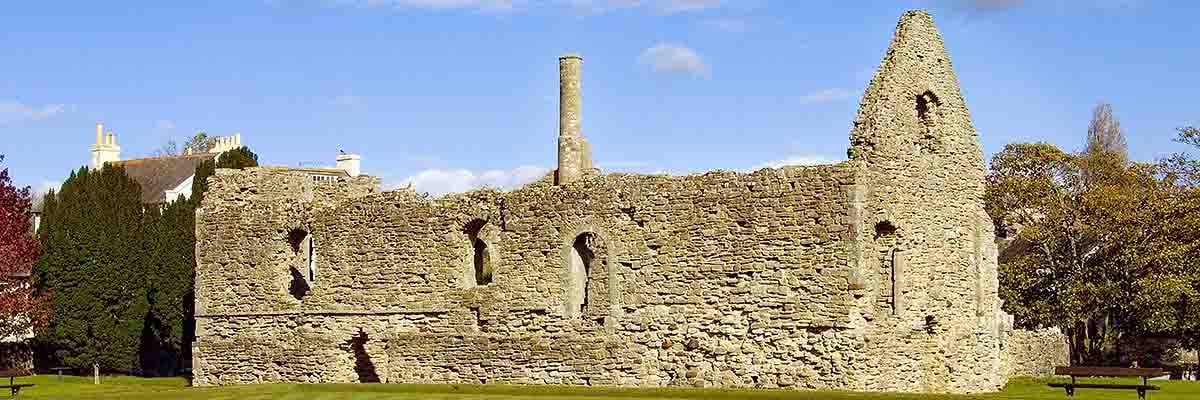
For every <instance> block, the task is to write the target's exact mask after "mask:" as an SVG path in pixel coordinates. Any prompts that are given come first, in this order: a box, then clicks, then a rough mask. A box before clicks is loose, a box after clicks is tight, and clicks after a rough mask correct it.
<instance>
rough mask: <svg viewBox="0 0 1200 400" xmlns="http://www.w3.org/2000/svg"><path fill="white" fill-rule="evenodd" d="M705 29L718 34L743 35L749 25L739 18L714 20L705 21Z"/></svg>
mask: <svg viewBox="0 0 1200 400" xmlns="http://www.w3.org/2000/svg"><path fill="white" fill-rule="evenodd" d="M704 27H706V28H708V29H709V30H713V31H717V32H726V33H743V32H746V30H747V29H748V28H749V24H747V23H746V21H745V20H741V19H737V18H712V19H708V20H705V21H704Z"/></svg>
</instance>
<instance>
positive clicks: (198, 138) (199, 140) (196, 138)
mask: <svg viewBox="0 0 1200 400" xmlns="http://www.w3.org/2000/svg"><path fill="white" fill-rule="evenodd" d="M215 141H216V138H211V137H208V134H207V133H204V132H196V134H194V135H192V137H191V138H189V139H188V140H187V141H185V142H183V149H182V151H183V152H184V153H191V154H197V153H205V152H208V150H209V149H211V148H212V147H213V142H215Z"/></svg>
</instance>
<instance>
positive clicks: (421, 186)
mask: <svg viewBox="0 0 1200 400" xmlns="http://www.w3.org/2000/svg"><path fill="white" fill-rule="evenodd" d="M549 171H550V169H549V168H544V167H538V166H533V165H522V166H519V167H516V168H512V169H489V170H485V171H471V170H468V169H465V168H450V169H427V170H423V171H420V172H417V173H416V174H414V175H412V176H409V177H407V178H404V179H402V180H400V182H399V183H398V184H395V185H391V186H392V187H393V188H395V187H404V186H408V185H412V187H413V189H416V191H418V192H427V193H429V194H430V195H434V196H441V195H444V194H447V193H462V192H466V191H469V190H472V189H477V188H481V187H484V186H488V187H494V188H498V189H506V190H507V189H513V188H517V187H520V186H521V185H524V184H527V183H529V182H533V181H535V180H537V179H538V178H541V177H543V176H545V175H546V173H548V172H549Z"/></svg>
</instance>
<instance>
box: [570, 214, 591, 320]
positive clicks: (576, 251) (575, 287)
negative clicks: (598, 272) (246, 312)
mask: <svg viewBox="0 0 1200 400" xmlns="http://www.w3.org/2000/svg"><path fill="white" fill-rule="evenodd" d="M595 239H596V235H595V234H593V233H591V232H584V233H581V234H579V236H576V237H575V241H574V242H573V243H572V244H571V251H570V253H571V254H570V258H569V260H568V263H569V265H567V271H568V273H569V275H570V278H571V280H570V281H571V292H570V298H569V299H568V300H569V303H570V304H571V305H572V306H574V307H573V308H574V309H572V310H570V311H572V312H574V313H576V314H575V315H584V314H585V313H587V308H588V292H589V290H588V289H589V287H588V286H590V285H589V284H590V281H591V279H590V277H591V272H592V263H593V262H594V261H595V259H596V254H595V252H594V251H593V249H594V248H595V247H594V241H595Z"/></svg>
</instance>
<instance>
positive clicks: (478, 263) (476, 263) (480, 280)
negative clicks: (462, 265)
mask: <svg viewBox="0 0 1200 400" xmlns="http://www.w3.org/2000/svg"><path fill="white" fill-rule="evenodd" d="M486 225H487V221H485V220H482V219H475V220H472V221H471V222H469V223H467V225H466V226H465V227H464V228H463V231H464V233H466V234H467V240H468V241H469V242H470V243H471V262H470V263H469V264H470V268H469V269H468V274H469V275H470V276H469V277H468V278H467V279H466V280H467V282H469V283H473V284H474V286H486V285H490V284H491V283H492V275H493V269H492V254H491V249H489V248H488V242H487V241H486V240H484V237H483V230H484V229H483V228H484V227H485V226H486ZM468 286H471V285H468Z"/></svg>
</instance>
